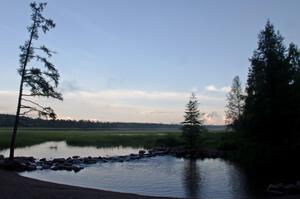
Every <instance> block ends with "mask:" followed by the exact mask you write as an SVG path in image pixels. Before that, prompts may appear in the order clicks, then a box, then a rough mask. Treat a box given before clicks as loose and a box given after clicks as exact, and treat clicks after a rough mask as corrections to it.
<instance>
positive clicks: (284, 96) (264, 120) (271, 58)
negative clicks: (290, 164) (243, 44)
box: [243, 21, 292, 144]
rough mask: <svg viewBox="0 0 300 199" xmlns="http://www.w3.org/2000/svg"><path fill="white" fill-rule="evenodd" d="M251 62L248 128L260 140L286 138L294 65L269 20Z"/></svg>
mask: <svg viewBox="0 0 300 199" xmlns="http://www.w3.org/2000/svg"><path fill="white" fill-rule="evenodd" d="M250 62H251V67H250V69H249V74H248V81H247V89H246V92H247V98H246V101H245V111H244V114H243V127H244V130H245V131H248V132H250V134H251V135H252V136H253V137H254V138H255V139H256V140H259V141H260V142H270V143H273V144H274V143H280V142H281V143H282V142H285V141H286V139H285V138H287V137H288V135H287V134H288V133H287V132H290V129H289V125H288V124H289V122H290V121H289V119H290V117H291V111H292V107H291V104H292V101H291V99H292V97H291V94H292V93H291V83H292V67H291V65H290V64H289V63H288V62H287V49H286V47H285V45H284V44H283V37H282V36H281V35H280V33H279V32H275V30H274V26H273V25H272V24H271V23H270V22H269V21H268V22H267V24H266V26H265V29H264V30H263V31H261V33H260V34H259V36H258V48H257V49H256V50H255V51H254V54H253V56H252V58H251V59H250Z"/></svg>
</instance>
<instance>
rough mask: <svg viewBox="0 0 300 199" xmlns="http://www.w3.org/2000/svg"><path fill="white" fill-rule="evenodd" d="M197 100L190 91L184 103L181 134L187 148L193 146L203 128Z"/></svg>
mask: <svg viewBox="0 0 300 199" xmlns="http://www.w3.org/2000/svg"><path fill="white" fill-rule="evenodd" d="M198 106H199V102H198V100H197V97H196V95H195V94H194V93H192V95H191V97H190V99H189V102H188V103H187V105H186V110H185V115H184V121H183V122H182V124H183V127H182V135H183V138H184V139H185V141H186V143H187V146H188V147H189V148H195V147H196V143H197V141H198V138H199V135H200V134H201V133H202V132H203V131H204V130H205V128H204V127H203V120H202V119H201V117H202V116H203V114H202V113H201V112H200V111H199V110H198Z"/></svg>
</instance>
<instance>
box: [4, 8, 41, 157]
mask: <svg viewBox="0 0 300 199" xmlns="http://www.w3.org/2000/svg"><path fill="white" fill-rule="evenodd" d="M36 14H37V11H36V12H35V17H34V19H35V18H36ZM35 24H36V22H35V20H34V23H33V29H32V31H31V33H30V39H29V43H28V47H27V52H26V57H25V60H24V64H23V69H22V75H21V83H20V89H19V98H18V105H17V112H16V118H15V124H14V129H13V132H12V137H11V142H10V152H9V158H10V159H11V160H13V159H14V153H15V145H16V136H17V130H18V125H19V119H20V111H21V105H22V95H23V83H24V76H25V72H26V66H27V62H28V57H29V52H30V48H31V44H32V38H33V34H34V29H35Z"/></svg>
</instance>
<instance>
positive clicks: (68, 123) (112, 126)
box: [0, 114, 225, 131]
mask: <svg viewBox="0 0 300 199" xmlns="http://www.w3.org/2000/svg"><path fill="white" fill-rule="evenodd" d="M14 121H15V116H14V115H8V114H0V127H12V126H13V125H14ZM20 127H39V128H86V129H88V128H94V129H103V130H165V131H180V130H181V125H180V124H160V123H129V122H99V121H90V120H78V121H77V120H44V119H33V118H29V117H21V120H20ZM206 127H207V128H208V130H211V131H222V130H224V129H225V126H222V125H208V126H206Z"/></svg>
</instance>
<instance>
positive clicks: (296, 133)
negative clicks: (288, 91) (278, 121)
mask: <svg viewBox="0 0 300 199" xmlns="http://www.w3.org/2000/svg"><path fill="white" fill-rule="evenodd" d="M287 62H288V63H289V64H290V65H291V67H292V70H293V77H292V82H291V86H292V95H293V115H292V116H291V118H290V119H291V121H292V122H294V125H292V126H293V135H292V140H294V141H295V142H297V143H299V141H300V51H299V49H298V48H297V46H296V45H295V44H293V43H291V44H290V45H289V49H288V56H287ZM299 147H300V146H299Z"/></svg>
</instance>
